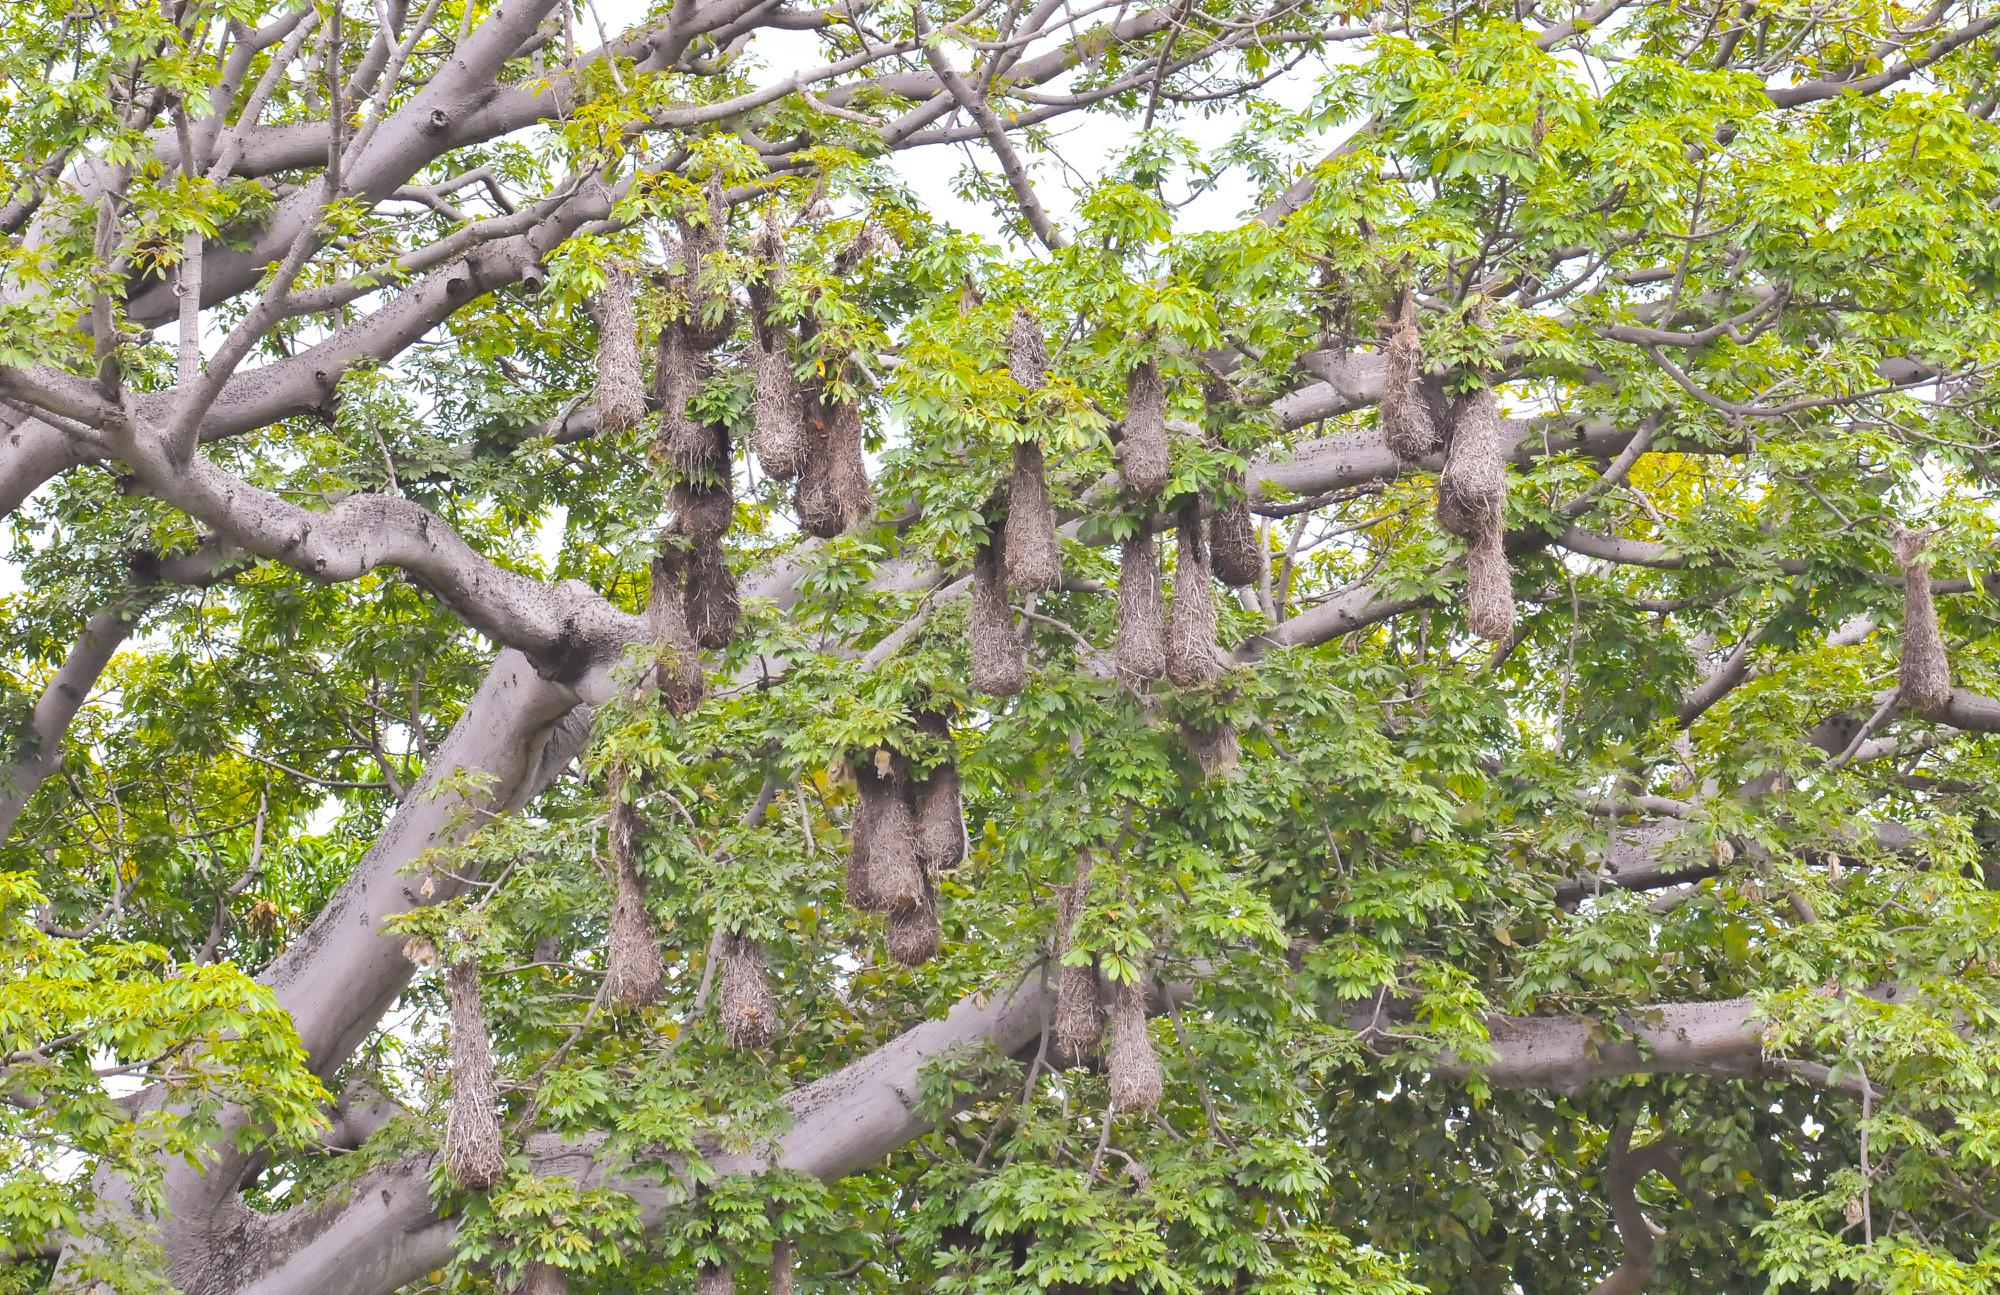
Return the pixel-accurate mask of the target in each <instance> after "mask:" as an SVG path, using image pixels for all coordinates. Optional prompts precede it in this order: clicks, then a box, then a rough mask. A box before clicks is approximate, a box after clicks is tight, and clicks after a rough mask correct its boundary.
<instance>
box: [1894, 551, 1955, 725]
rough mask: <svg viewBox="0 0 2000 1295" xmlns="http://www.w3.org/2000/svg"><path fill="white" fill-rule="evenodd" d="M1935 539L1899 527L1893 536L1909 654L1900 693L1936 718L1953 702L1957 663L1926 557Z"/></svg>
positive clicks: (1906, 652)
mask: <svg viewBox="0 0 2000 1295" xmlns="http://www.w3.org/2000/svg"><path fill="white" fill-rule="evenodd" d="M1930 538H1931V532H1930V531H1927V530H1909V529H1906V528H1904V527H1901V526H1898V527H1896V528H1895V530H1893V531H1891V532H1890V535H1889V544H1890V547H1891V548H1893V549H1894V550H1895V553H1896V563H1897V565H1898V566H1900V567H1902V569H1903V653H1902V661H1901V662H1900V664H1899V668H1898V670H1897V676H1896V688H1897V692H1898V693H1899V694H1900V696H1901V698H1902V702H1903V704H1904V705H1905V706H1908V707H1909V708H1910V709H1911V710H1912V711H1914V712H1916V713H1917V714H1918V715H1921V716H1923V717H1924V718H1925V719H1936V718H1938V717H1939V716H1941V715H1942V714H1943V713H1944V711H1945V708H1946V707H1947V706H1948V705H1949V704H1950V702H1951V665H1950V662H1949V661H1948V660H1947V659H1946V657H1945V654H1944V635H1943V634H1942V632H1940V630H1939V628H1938V615H1937V604H1936V602H1934V601H1933V600H1932V596H1931V564H1930V563H1929V562H1926V561H1925V560H1924V556H1923V555H1924V548H1925V546H1926V545H1928V544H1929V543H1930Z"/></svg>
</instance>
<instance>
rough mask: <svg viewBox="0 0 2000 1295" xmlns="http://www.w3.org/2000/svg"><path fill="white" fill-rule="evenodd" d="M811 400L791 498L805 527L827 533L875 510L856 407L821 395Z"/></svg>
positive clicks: (825, 536)
mask: <svg viewBox="0 0 2000 1295" xmlns="http://www.w3.org/2000/svg"><path fill="white" fill-rule="evenodd" d="M814 403H815V404H816V405H817V406H818V410H817V413H816V414H815V415H814V416H813V418H812V419H811V424H812V428H811V434H810V436H809V437H808V448H807V452H806V462H805V467H804V469H803V470H802V471H801V472H800V474H799V480H798V488H797V497H796V503H797V507H798V512H799V525H800V526H802V527H803V528H804V529H805V531H806V533H807V534H810V535H817V536H819V537H820V538H821V539H829V538H831V537H833V536H835V535H839V534H840V533H842V532H843V531H848V530H852V529H853V528H854V527H856V526H860V525H862V524H863V523H864V522H867V521H869V520H871V519H872V518H873V517H874V516H875V492H874V489H873V488H872V487H871V486H870V484H869V481H868V463H867V460H866V459H865V458H864V457H863V456H862V447H861V435H862V425H861V409H860V407H859V406H858V405H852V404H845V403H842V402H839V401H833V400H828V399H825V398H822V399H820V400H818V401H816V402H814Z"/></svg>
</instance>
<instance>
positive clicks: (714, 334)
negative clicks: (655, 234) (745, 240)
mask: <svg viewBox="0 0 2000 1295" xmlns="http://www.w3.org/2000/svg"><path fill="white" fill-rule="evenodd" d="M703 197H704V199H705V201H704V203H703V210H702V213H701V216H700V219H699V223H697V222H696V221H695V220H693V219H690V218H687V217H683V218H681V221H680V231H681V256H682V264H683V270H682V280H681V281H682V284H683V291H684V292H685V293H686V295H687V303H688V306H687V324H688V331H689V336H690V338H691V339H692V341H693V342H694V343H695V345H696V347H697V348H698V349H700V350H704V351H708V350H713V349H714V348H716V347H717V346H720V345H722V343H723V342H724V341H726V340H727V339H728V337H729V334H730V333H731V332H732V331H734V327H735V321H734V320H733V319H732V318H731V317H730V316H731V312H730V310H729V292H728V288H727V287H726V286H725V285H723V284H720V283H719V282H718V278H719V276H718V275H717V273H716V267H715V266H714V265H713V264H712V261H713V260H714V258H715V257H716V256H718V255H719V254H720V253H721V252H722V251H723V249H724V246H725V245H726V242H727V236H728V232H729V209H728V205H727V204H726V203H725V202H724V201H723V194H722V182H721V180H720V179H719V178H718V177H716V176H710V177H709V178H708V182H707V184H706V185H705V186H704V193H703Z"/></svg>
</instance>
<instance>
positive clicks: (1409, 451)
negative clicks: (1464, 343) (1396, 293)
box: [1376, 293, 1444, 467]
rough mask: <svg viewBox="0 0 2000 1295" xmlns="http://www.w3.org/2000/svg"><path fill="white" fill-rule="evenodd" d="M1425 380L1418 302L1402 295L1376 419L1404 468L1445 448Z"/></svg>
mask: <svg viewBox="0 0 2000 1295" xmlns="http://www.w3.org/2000/svg"><path fill="white" fill-rule="evenodd" d="M1425 386H1426V384H1425V381H1424V340H1423V334H1422V332H1421V330H1420V329H1419V328H1418V325H1417V307H1416V302H1415V301H1414V300H1413V299H1412V298H1411V297H1410V295H1409V294H1408V293H1404V294H1403V298H1402V301H1401V302H1400V304H1399V306H1398V309H1397V313H1396V319H1395V322H1394V325H1393V327H1392V330H1391V332H1390V334H1389V341H1388V344H1387V345H1386V346H1384V347H1383V348H1382V398H1381V402H1380V404H1379V405H1378V406H1377V410H1376V412H1377V417H1378V419H1379V421H1380V423H1381V427H1382V439H1383V440H1385V441H1387V442H1388V443H1389V452H1390V453H1391V454H1394V455H1395V456H1396V461H1397V462H1398V463H1401V464H1402V465H1403V466H1405V467H1409V466H1411V465H1413V464H1417V463H1421V462H1423V461H1424V460H1425V459H1427V458H1429V457H1430V456H1431V455H1433V454H1436V453H1437V452H1438V450H1439V448H1440V447H1441V446H1442V445H1443V436H1444V429H1443V427H1442V426H1441V425H1440V424H1439V423H1438V421H1437V418H1436V416H1435V411H1434V409H1433V406H1432V403H1431V400H1430V397H1429V393H1428V392H1427V391H1426V390H1425Z"/></svg>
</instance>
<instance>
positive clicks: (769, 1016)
mask: <svg viewBox="0 0 2000 1295" xmlns="http://www.w3.org/2000/svg"><path fill="white" fill-rule="evenodd" d="M717 990H718V994H719V998H718V1008H719V1010H720V1011H721V1013H722V1035H723V1037H724V1038H725V1039H727V1040H728V1041H729V1046H730V1047H732V1048H735V1049H736V1050H738V1051H739V1052H754V1051H756V1050H758V1049H759V1048H762V1047H764V1046H765V1045H766V1044H768V1043H770V1041H771V1040H772V1039H774V1038H776V1037H777V1035H778V1000H777V998H776V997H775V996H773V995H772V993H771V972H770V968H769V967H768V966H766V965H765V961H764V942H763V941H761V940H753V939H750V938H748V937H746V936H740V935H735V934H729V935H725V936H723V938H722V975H721V983H720V985H719V986H718V987H717Z"/></svg>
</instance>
